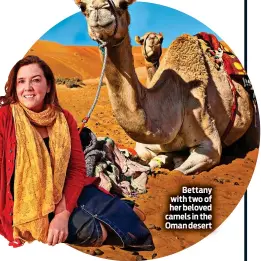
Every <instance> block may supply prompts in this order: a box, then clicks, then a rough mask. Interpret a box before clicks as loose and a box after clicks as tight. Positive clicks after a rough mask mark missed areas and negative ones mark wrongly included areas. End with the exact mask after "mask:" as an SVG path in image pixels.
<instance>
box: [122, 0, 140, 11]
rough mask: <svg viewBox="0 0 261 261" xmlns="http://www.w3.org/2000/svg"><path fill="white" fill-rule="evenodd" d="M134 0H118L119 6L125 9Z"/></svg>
mask: <svg viewBox="0 0 261 261" xmlns="http://www.w3.org/2000/svg"><path fill="white" fill-rule="evenodd" d="M135 1H136V0H119V7H120V8H121V9H123V10H127V9H128V6H129V5H131V4H133V3H134V2H135Z"/></svg>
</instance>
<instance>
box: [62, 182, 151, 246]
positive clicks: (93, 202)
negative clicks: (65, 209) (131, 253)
mask: <svg viewBox="0 0 261 261" xmlns="http://www.w3.org/2000/svg"><path fill="white" fill-rule="evenodd" d="M100 223H103V224H104V226H105V228H106V230H107V232H108V237H107V239H106V241H105V242H104V243H103V244H111V245H119V246H121V247H122V248H132V249H133V248H135V249H139V250H153V249H154V248H155V247H154V244H153V240H152V236H151V234H150V231H149V230H148V228H147V227H146V226H145V224H144V223H143V222H142V221H141V220H140V219H139V217H138V216H137V215H136V214H135V212H134V211H133V210H132V207H131V206H130V205H128V204H127V203H125V202H124V201H122V200H120V198H118V197H116V196H114V197H113V196H111V195H108V194H105V193H103V192H102V191H100V190H99V189H97V188H96V187H95V186H93V185H89V186H86V187H85V188H84V189H83V191H82V193H81V195H80V197H79V199H78V207H77V208H75V209H74V211H73V212H72V214H71V216H70V219H69V235H68V238H67V240H66V243H69V244H75V245H79V246H101V245H102V230H101V225H100Z"/></svg>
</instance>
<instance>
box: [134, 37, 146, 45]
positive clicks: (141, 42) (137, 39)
mask: <svg viewBox="0 0 261 261" xmlns="http://www.w3.org/2000/svg"><path fill="white" fill-rule="evenodd" d="M135 42H136V43H137V44H140V45H143V42H144V39H143V37H141V38H140V37H139V36H135Z"/></svg>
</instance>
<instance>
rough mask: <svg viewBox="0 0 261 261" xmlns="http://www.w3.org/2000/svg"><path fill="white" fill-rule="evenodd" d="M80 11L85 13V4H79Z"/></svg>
mask: <svg viewBox="0 0 261 261" xmlns="http://www.w3.org/2000/svg"><path fill="white" fill-rule="evenodd" d="M80 9H81V11H82V12H83V13H84V12H85V11H86V4H85V3H80Z"/></svg>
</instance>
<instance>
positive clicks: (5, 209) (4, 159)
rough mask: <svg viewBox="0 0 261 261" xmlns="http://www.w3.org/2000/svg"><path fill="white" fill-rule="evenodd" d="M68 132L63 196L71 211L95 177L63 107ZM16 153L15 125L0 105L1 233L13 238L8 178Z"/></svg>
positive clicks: (8, 107) (12, 170) (75, 129)
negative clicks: (69, 145) (91, 174)
mask: <svg viewBox="0 0 261 261" xmlns="http://www.w3.org/2000/svg"><path fill="white" fill-rule="evenodd" d="M63 113H64V115H65V118H66V120H67V123H68V126H69V129H70V134H71V156H70V161H69V165H68V169H67V174H66V179H65V185H64V190H63V193H64V196H65V201H66V208H67V210H68V211H70V212H72V210H73V209H74V208H75V207H76V205H77V200H78V197H79V195H80V193H81V191H82V189H83V187H84V186H86V185H89V184H93V183H94V182H95V181H96V180H97V178H91V177H86V166H85V161H84V154H83V151H82V146H81V141H80V138H79V134H78V130H77V124H76V121H75V120H74V118H73V116H72V115H71V114H70V113H69V112H68V111H66V110H63ZM15 155H16V136H15V126H14V120H13V116H12V111H11V107H10V106H9V105H8V106H4V107H2V108H0V234H1V235H3V236H4V237H5V238H7V239H8V240H9V241H13V229H12V222H13V216H12V215H13V205H14V201H13V197H12V194H11V191H10V181H11V178H12V175H13V173H14V167H15Z"/></svg>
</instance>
